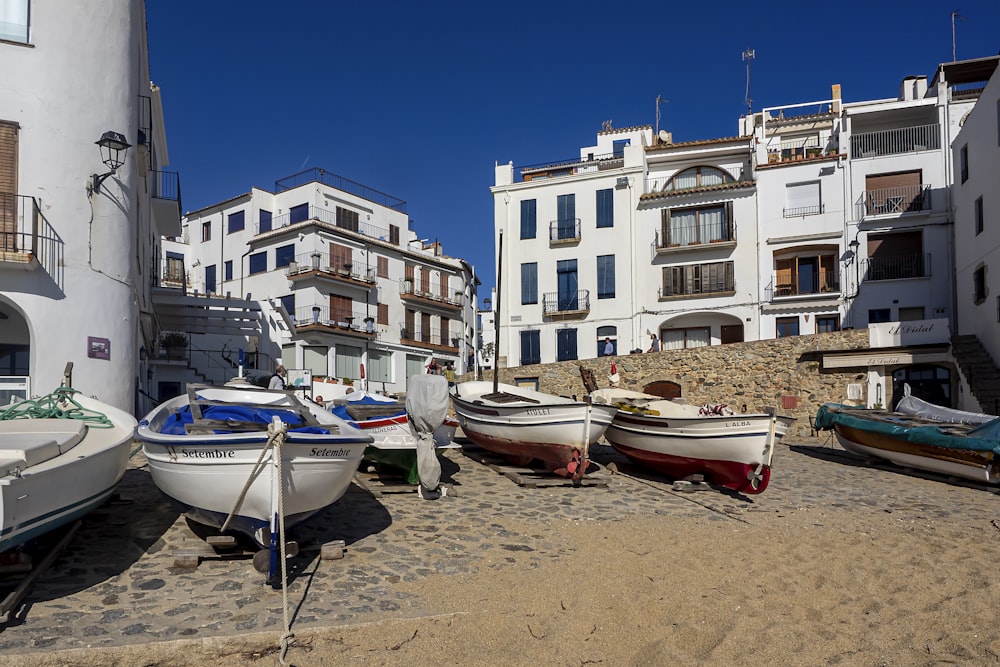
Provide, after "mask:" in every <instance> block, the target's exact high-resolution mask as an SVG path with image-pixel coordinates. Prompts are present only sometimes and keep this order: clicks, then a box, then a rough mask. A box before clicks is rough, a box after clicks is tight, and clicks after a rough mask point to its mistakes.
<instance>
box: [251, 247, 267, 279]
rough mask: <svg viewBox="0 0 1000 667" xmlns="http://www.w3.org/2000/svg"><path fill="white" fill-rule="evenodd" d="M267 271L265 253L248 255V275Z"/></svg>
mask: <svg viewBox="0 0 1000 667" xmlns="http://www.w3.org/2000/svg"><path fill="white" fill-rule="evenodd" d="M265 271H267V251H264V252H258V253H254V254H253V255H250V275H251V276H252V275H254V274H255V273H264V272H265Z"/></svg>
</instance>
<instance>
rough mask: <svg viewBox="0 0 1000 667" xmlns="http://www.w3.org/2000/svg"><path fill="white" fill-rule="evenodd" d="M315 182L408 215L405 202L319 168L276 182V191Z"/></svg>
mask: <svg viewBox="0 0 1000 667" xmlns="http://www.w3.org/2000/svg"><path fill="white" fill-rule="evenodd" d="M313 182H317V183H323V184H324V185H329V186H331V187H334V188H337V189H338V190H341V191H342V192H348V193H350V194H352V195H357V196H358V197H361V198H362V199H367V200H368V201H371V202H375V203H376V204H379V205H380V206H385V207H386V208H391V209H392V210H394V211H399V212H400V213H406V202H405V201H404V200H402V199H399V198H398V197H393V196H392V195H390V194H386V193H384V192H380V191H379V190H376V189H375V188H370V187H368V186H367V185H363V184H361V183H358V182H357V181H352V180H351V179H349V178H344V177H343V176H338V175H337V174H334V173H332V172H329V171H327V170H325V169H319V168H318V167H313V168H312V169H306V170H305V171H300V172H299V173H297V174H292V175H291V176H287V177H285V178H282V179H279V180H277V181H275V182H274V191H275V193H278V192H284V191H285V190H291V189H293V188H297V187H299V186H301V185H305V184H306V183H313Z"/></svg>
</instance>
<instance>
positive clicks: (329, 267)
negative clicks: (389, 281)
mask: <svg viewBox="0 0 1000 667" xmlns="http://www.w3.org/2000/svg"><path fill="white" fill-rule="evenodd" d="M310 271H322V272H323V273H328V274H331V275H334V276H341V277H344V278H351V279H352V280H360V281H362V282H366V283H374V282H375V267H373V266H370V265H369V264H368V263H367V262H363V261H356V260H352V261H344V262H340V263H337V264H334V263H332V261H331V259H330V255H329V253H321V252H311V253H301V254H298V255H296V256H295V259H294V260H292V261H291V262H289V263H288V265H287V266H286V267H285V275H287V276H288V277H289V278H291V277H293V276H297V275H299V274H302V273H308V272H310Z"/></svg>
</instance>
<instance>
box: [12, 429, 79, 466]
mask: <svg viewBox="0 0 1000 667" xmlns="http://www.w3.org/2000/svg"><path fill="white" fill-rule="evenodd" d="M86 434H87V424H86V422H84V421H82V420H79V419H11V420H7V421H0V471H3V472H4V474H8V475H9V474H11V473H12V472H13V471H14V469H15V468H20V469H21V470H24V469H26V468H30V467H31V466H34V465H38V464H39V463H44V462H45V461H48V460H49V459H52V458H55V457H57V456H59V455H60V454H65V453H66V452H68V451H69V450H71V449H73V447H75V446H76V445H77V444H78V443H79V442H80V441H81V440H83V436H85V435H86Z"/></svg>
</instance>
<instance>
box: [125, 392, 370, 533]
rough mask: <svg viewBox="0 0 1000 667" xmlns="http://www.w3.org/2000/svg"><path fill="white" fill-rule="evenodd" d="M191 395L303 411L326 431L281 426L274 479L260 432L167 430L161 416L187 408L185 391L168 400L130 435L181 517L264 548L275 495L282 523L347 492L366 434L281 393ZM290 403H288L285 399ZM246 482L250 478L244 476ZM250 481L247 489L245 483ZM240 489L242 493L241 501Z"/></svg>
mask: <svg viewBox="0 0 1000 667" xmlns="http://www.w3.org/2000/svg"><path fill="white" fill-rule="evenodd" d="M198 395H199V396H202V397H204V398H206V399H209V400H215V401H225V402H230V403H235V404H240V405H248V406H254V407H268V408H272V409H283V408H286V407H298V408H300V409H307V410H309V412H310V413H311V414H312V415H313V416H314V417H315V418H316V419H317V421H318V422H319V423H320V425H321V426H323V427H324V428H326V429H328V430H329V431H330V432H329V433H298V432H295V431H288V432H287V433H286V434H285V439H284V442H283V444H282V445H281V457H280V462H281V476H280V480H281V481H280V484H279V481H278V480H279V475H278V461H279V458H278V457H277V456H275V455H274V449H273V448H272V449H270V450H269V451H267V453H265V454H264V457H263V461H262V467H261V468H260V469H258V470H257V473H256V474H255V475H254V469H255V466H256V465H257V462H258V460H259V459H260V458H261V452H262V451H263V450H264V449H265V448H266V446H267V440H268V433H267V431H251V432H233V433H209V434H201V435H194V434H190V435H186V434H168V433H162V432H161V431H160V429H161V428H163V425H164V420H165V418H166V417H167V416H169V415H170V414H172V413H173V412H174V411H175V410H178V409H181V408H183V407H184V406H186V405H188V397H187V396H179V397H177V398H175V399H173V400H171V401H167V402H166V403H164V404H163V405H161V406H159V407H158V408H157V409H156V410H154V411H153V412H152V413H150V415H149V416H147V418H145V419H143V420H142V421H141V422H140V423H139V427H138V429H137V436H138V437H139V439H140V440H142V441H143V450H144V452H145V454H146V458H147V459H148V461H149V470H150V474H151V475H152V478H153V482H154V483H155V484H156V486H157V487H158V488H159V489H160V490H161V491H163V492H164V493H165V494H166V495H168V496H170V497H171V498H173V499H174V500H176V501H177V502H179V503H180V504H181V505H183V506H185V508H188V515H189V516H190V517H191V518H192V519H194V520H196V521H199V522H201V523H205V524H207V525H209V526H212V527H214V528H220V527H222V525H223V522H224V521H225V520H226V518H227V517H228V515H229V514H230V513H234V516H233V519H232V520H231V522H230V524H229V527H230V528H232V529H233V530H236V531H239V532H242V533H244V534H247V535H249V536H251V537H253V538H254V539H255V540H256V541H257V542H258V544H260V545H261V546H266V545H267V544H268V540H269V533H272V532H273V528H274V524H275V522H276V517H277V514H278V504H279V494H280V496H281V497H280V501H281V502H282V503H283V507H284V516H285V522H286V527H287V528H290V527H292V526H294V525H295V524H297V523H299V522H301V521H303V520H305V519H307V518H308V517H309V516H312V515H313V514H315V513H316V512H318V511H319V510H321V509H323V508H325V507H327V506H329V505H331V504H333V503H334V502H336V501H337V500H338V499H339V498H340V497H341V496H342V495H343V494H344V493H345V491H346V490H347V487H348V486H349V485H350V483H351V480H352V479H353V476H354V472H355V471H356V470H357V468H358V464H359V463H360V461H361V456H362V454H363V452H364V450H365V447H367V446H368V445H369V444H371V438H370V437H369V436H366V435H364V434H363V433H361V432H360V431H359V430H358V429H356V428H354V427H352V426H350V425H349V424H347V423H346V422H345V421H343V420H341V419H339V418H337V417H335V416H333V415H331V414H330V413H329V412H328V411H326V410H324V409H323V408H320V407H319V406H310V405H308V404H306V403H305V402H300V401H297V399H294V398H291V397H290V396H289V395H288V394H286V393H284V392H268V391H262V390H260V391H258V390H240V391H236V390H232V389H229V388H226V387H206V388H201V389H199V390H198ZM290 401H293V402H290ZM251 480H252V481H251ZM248 482H249V486H248V487H247V484H248ZM244 487H246V495H245V497H244V498H243V500H242V501H240V496H241V493H242V492H243V490H244Z"/></svg>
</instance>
